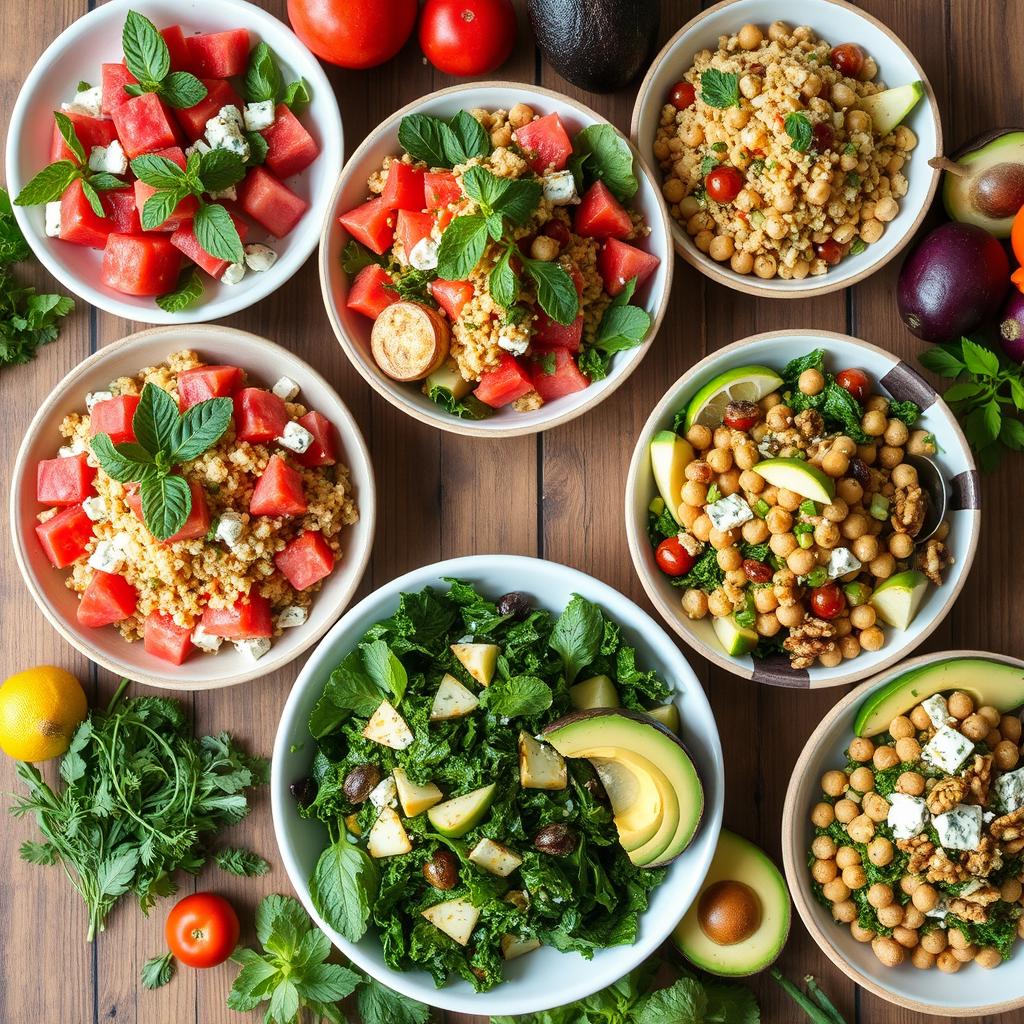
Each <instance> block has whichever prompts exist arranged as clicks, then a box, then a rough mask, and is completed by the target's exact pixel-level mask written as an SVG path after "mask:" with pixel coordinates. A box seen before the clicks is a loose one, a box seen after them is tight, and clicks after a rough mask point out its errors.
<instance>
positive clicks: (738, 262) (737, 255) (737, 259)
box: [729, 249, 754, 274]
mask: <svg viewBox="0 0 1024 1024" xmlns="http://www.w3.org/2000/svg"><path fill="white" fill-rule="evenodd" d="M729 266H730V267H731V268H732V269H733V270H735V271H736V273H737V274H749V273H750V272H751V271H752V270H753V269H754V256H753V254H752V253H749V252H744V251H743V250H742V249H737V250H736V251H735V252H734V253H733V254H732V259H730V260H729Z"/></svg>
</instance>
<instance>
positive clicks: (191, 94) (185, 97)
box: [121, 11, 206, 109]
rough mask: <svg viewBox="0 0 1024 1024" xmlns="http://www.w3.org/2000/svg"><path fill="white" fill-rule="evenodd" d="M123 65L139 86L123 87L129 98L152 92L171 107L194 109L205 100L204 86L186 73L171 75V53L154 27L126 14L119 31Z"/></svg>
mask: <svg viewBox="0 0 1024 1024" xmlns="http://www.w3.org/2000/svg"><path fill="white" fill-rule="evenodd" d="M121 46H122V48H123V49H124V62H125V64H126V65H127V67H128V70H129V71H130V72H131V73H132V74H133V75H134V76H135V78H136V79H137V80H138V83H137V84H136V83H134V82H133V83H132V84H130V85H126V86H125V87H124V91H125V92H126V93H128V95H129V96H141V95H143V93H147V92H155V93H156V94H157V95H158V96H159V97H160V98H161V99H163V100H166V102H167V103H169V104H170V105H171V106H172V107H178V108H179V109H180V108H185V107H194V106H195V105H196V104H197V103H200V102H202V101H203V100H204V99H206V86H205V85H203V83H202V82H201V81H200V80H199V79H198V78H196V76H195V75H193V74H190V73H189V72H188V71H171V53H170V50H168V49H167V43H166V42H165V41H164V37H163V36H162V35H160V33H159V31H158V30H157V27H156V25H154V24H153V22H151V21H150V20H149V18H147V17H146V16H145V15H143V14H139V12H138V11H129V12H128V16H127V17H126V18H125V20H124V28H123V29H122V30H121Z"/></svg>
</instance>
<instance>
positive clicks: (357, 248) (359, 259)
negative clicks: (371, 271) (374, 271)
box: [341, 241, 384, 277]
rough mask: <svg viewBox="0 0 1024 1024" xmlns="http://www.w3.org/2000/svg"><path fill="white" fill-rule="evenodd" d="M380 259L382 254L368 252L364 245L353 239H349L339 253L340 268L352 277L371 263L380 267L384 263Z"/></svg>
mask: <svg viewBox="0 0 1024 1024" xmlns="http://www.w3.org/2000/svg"><path fill="white" fill-rule="evenodd" d="M382 261H383V257H382V256H378V255H377V254H376V253H372V252H370V250H369V249H367V248H366V246H365V245H360V244H359V243H358V242H355V241H349V242H348V244H347V245H346V246H345V248H344V250H342V253H341V269H342V270H344V271H345V273H346V274H348V275H349V276H350V277H354V276H355V275H356V274H358V273H359V271H360V270H362V269H363V268H364V267H368V266H370V265H371V264H373V263H376V264H377V266H379V267H381V266H383V265H384V264H383V262H382Z"/></svg>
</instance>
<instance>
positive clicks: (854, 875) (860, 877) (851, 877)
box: [843, 864, 868, 889]
mask: <svg viewBox="0 0 1024 1024" xmlns="http://www.w3.org/2000/svg"><path fill="white" fill-rule="evenodd" d="M843 881H844V882H845V883H846V885H847V886H848V887H849V888H850V889H863V888H864V886H865V885H867V884H868V876H867V875H866V874H865V872H864V868H863V866H862V865H860V864H851V865H850V866H849V867H848V868H843Z"/></svg>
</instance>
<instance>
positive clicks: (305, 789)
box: [288, 775, 320, 807]
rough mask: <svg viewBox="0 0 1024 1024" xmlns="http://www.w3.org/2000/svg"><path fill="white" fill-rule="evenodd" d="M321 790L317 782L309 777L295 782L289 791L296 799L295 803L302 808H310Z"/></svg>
mask: <svg viewBox="0 0 1024 1024" xmlns="http://www.w3.org/2000/svg"><path fill="white" fill-rule="evenodd" d="M319 788H320V787H319V786H317V784H316V782H315V780H313V779H311V778H310V777H309V776H308V775H307V776H306V777H305V778H304V779H298V780H297V781H296V782H293V783H292V784H291V785H290V786H289V787H288V791H289V792H290V793H291V795H292V796H293V797H295V802H296V803H297V804H298V805H299V806H300V807H308V806H309V805H310V804H311V803H312V802H313V801H314V800H315V799H316V794H317V790H318V789H319Z"/></svg>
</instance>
